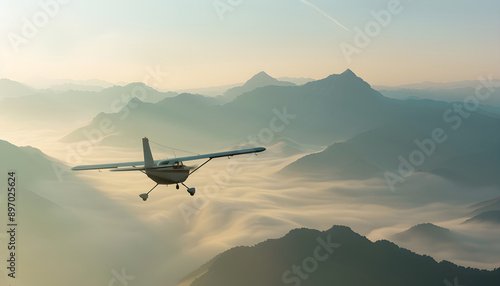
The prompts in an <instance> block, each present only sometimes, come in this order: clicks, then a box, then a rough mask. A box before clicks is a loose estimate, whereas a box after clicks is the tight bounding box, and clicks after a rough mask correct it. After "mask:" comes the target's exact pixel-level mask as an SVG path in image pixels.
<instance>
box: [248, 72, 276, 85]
mask: <svg viewBox="0 0 500 286" xmlns="http://www.w3.org/2000/svg"><path fill="white" fill-rule="evenodd" d="M275 82H278V80H277V79H275V78H274V77H272V76H270V75H268V74H267V73H266V72H264V71H261V72H259V73H258V74H256V75H254V76H253V77H252V78H251V79H249V80H248V81H247V82H246V83H245V84H244V86H248V85H262V84H263V83H266V84H268V83H275Z"/></svg>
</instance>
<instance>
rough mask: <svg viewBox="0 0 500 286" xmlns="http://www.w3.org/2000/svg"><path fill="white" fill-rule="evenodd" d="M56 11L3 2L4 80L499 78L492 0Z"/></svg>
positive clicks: (204, 0) (0, 69)
mask: <svg viewBox="0 0 500 286" xmlns="http://www.w3.org/2000/svg"><path fill="white" fill-rule="evenodd" d="M54 1H56V0H41V1H8V0H0V33H1V34H2V37H1V40H0V77H7V78H10V79H13V80H18V81H25V82H27V81H29V80H31V79H33V78H37V77H44V78H49V79H57V78H71V79H77V80H85V79H91V78H98V79H103V80H107V81H110V82H132V81H144V79H145V77H146V79H147V80H149V84H150V85H153V84H154V83H155V80H154V76H151V72H148V71H147V70H148V68H147V67H150V69H151V68H152V69H157V68H159V69H160V70H161V72H162V73H165V74H166V73H168V76H166V75H163V76H162V77H161V79H162V81H161V82H160V83H159V84H158V87H160V88H162V89H175V88H189V87H203V86H213V85H220V84H228V83H235V82H242V81H245V80H247V79H248V78H249V77H250V76H252V75H253V74H255V73H257V72H259V71H261V70H264V71H267V72H268V73H269V74H271V75H272V76H274V77H281V76H294V77H312V78H322V77H326V76H328V75H329V74H333V73H340V72H342V71H344V70H345V69H346V68H351V69H352V70H353V71H354V72H356V73H357V74H358V75H359V76H361V77H363V78H364V79H365V80H367V81H369V82H370V83H372V84H385V85H395V84H404V83H414V82H420V81H427V80H431V81H455V80H465V79H476V78H477V76H478V75H484V74H489V73H493V75H494V77H497V78H498V77H500V76H499V75H500V54H499V53H498V51H499V50H500V2H499V1H497V0H482V1H466V0H440V1H435V0H433V1H431V0H421V1H409V0H402V1H395V0H365V1H361V0H351V1H340V0H336V1H332V0H328V1H327V0H308V1H305V0H303V1H301V0H220V1H214V0H167V1H166V0H162V1H159V0H158V1H153V0H150V1H123V0H120V1H117V0H108V1H95V0H86V1H82V0H65V1H63V0H61V2H68V3H62V4H60V3H59V2H54ZM39 2H41V3H52V4H51V5H48V8H45V9H44V8H43V7H42V6H41V5H40V4H39ZM398 2H399V5H398V4H397V3H398ZM53 3H57V4H56V5H53ZM388 5H389V6H390V5H393V6H392V7H393V8H392V12H387V13H390V15H391V16H390V19H389V20H388V19H387V18H386V17H385V16H386V15H387V13H382V14H384V17H383V18H384V23H381V24H375V22H373V21H375V17H374V15H373V13H372V12H379V11H381V10H388ZM44 11H48V12H44ZM382 14H381V15H382ZM28 22H29V23H28ZM367 25H368V32H369V34H371V36H368V37H369V43H366V42H365V43H363V42H361V43H358V45H356V43H355V40H354V39H355V37H356V35H357V34H358V38H360V36H359V33H357V32H356V31H359V30H357V29H356V27H357V28H359V29H361V30H363V31H365V28H367ZM342 26H344V27H345V29H344V27H342ZM33 28H34V29H33ZM370 29H371V30H370ZM349 31H351V32H349ZM358 42H359V41H358ZM342 43H344V44H342ZM342 45H344V47H348V45H350V47H351V48H349V51H351V52H352V54H351V60H348V57H346V56H345V55H344V53H343V52H342V49H341V46H342ZM354 49H356V50H354ZM148 74H149V75H150V77H149V78H147V76H148Z"/></svg>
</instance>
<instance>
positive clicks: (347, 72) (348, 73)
mask: <svg viewBox="0 0 500 286" xmlns="http://www.w3.org/2000/svg"><path fill="white" fill-rule="evenodd" d="M340 75H343V76H355V77H358V76H357V75H356V74H355V73H354V72H353V71H352V70H351V69H346V70H345V71H344V72H343V73H341V74H340Z"/></svg>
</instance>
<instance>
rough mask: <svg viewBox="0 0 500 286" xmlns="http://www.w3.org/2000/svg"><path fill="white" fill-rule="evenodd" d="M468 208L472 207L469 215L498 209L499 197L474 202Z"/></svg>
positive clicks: (499, 208)
mask: <svg viewBox="0 0 500 286" xmlns="http://www.w3.org/2000/svg"><path fill="white" fill-rule="evenodd" d="M470 208H471V209H474V211H472V213H471V215H478V214H480V213H483V212H486V211H500V197H498V198H495V199H492V200H488V201H485V202H480V203H477V204H474V205H472V206H471V207H470Z"/></svg>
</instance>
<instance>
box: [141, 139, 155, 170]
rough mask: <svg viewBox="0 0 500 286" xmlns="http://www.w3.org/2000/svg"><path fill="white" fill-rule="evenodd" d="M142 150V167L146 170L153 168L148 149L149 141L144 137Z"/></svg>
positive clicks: (149, 149) (151, 156)
mask: <svg viewBox="0 0 500 286" xmlns="http://www.w3.org/2000/svg"><path fill="white" fill-rule="evenodd" d="M142 149H143V150H144V167H145V168H146V169H147V168H151V167H154V165H155V161H154V160H153V155H152V154H151V148H149V139H148V138H146V137H144V138H142Z"/></svg>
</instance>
